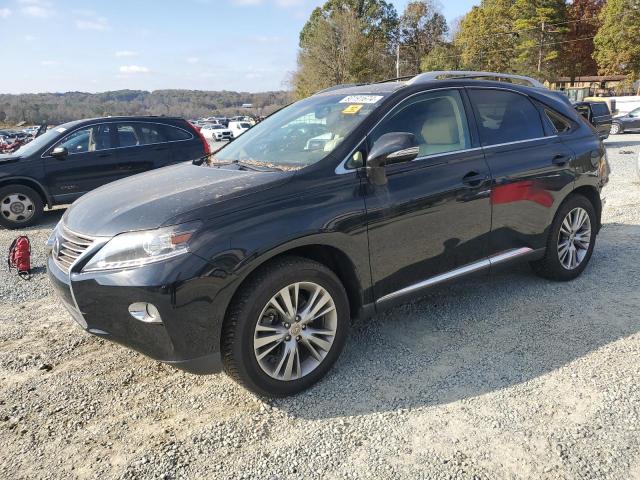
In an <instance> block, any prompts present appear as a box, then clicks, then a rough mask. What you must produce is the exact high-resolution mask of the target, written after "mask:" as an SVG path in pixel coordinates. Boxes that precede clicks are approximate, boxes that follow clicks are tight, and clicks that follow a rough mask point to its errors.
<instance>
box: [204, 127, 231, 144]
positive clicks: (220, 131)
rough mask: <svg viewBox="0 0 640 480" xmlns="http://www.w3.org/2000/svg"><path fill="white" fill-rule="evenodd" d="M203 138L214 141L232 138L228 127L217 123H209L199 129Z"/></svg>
mask: <svg viewBox="0 0 640 480" xmlns="http://www.w3.org/2000/svg"><path fill="white" fill-rule="evenodd" d="M200 131H201V132H202V136H204V138H207V139H210V140H216V141H222V140H231V139H233V133H232V132H231V130H229V129H228V128H225V127H224V126H222V125H219V124H209V125H205V126H204V127H202V129H201V130H200Z"/></svg>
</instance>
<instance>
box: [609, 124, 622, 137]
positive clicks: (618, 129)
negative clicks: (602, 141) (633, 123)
mask: <svg viewBox="0 0 640 480" xmlns="http://www.w3.org/2000/svg"><path fill="white" fill-rule="evenodd" d="M609 133H610V134H611V135H618V134H619V133H624V130H623V128H622V125H620V124H619V123H615V122H614V123H612V124H611V130H609Z"/></svg>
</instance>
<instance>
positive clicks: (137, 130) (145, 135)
mask: <svg viewBox="0 0 640 480" xmlns="http://www.w3.org/2000/svg"><path fill="white" fill-rule="evenodd" d="M161 128H162V126H161V125H157V124H152V123H119V124H118V140H119V141H120V146H121V147H135V146H139V145H153V144H155V143H162V142H166V141H167V140H166V137H165V135H164V133H163V131H162V130H161Z"/></svg>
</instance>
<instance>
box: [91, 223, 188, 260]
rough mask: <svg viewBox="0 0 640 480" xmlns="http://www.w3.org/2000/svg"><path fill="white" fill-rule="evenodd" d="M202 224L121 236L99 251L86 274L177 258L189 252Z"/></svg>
mask: <svg viewBox="0 0 640 480" xmlns="http://www.w3.org/2000/svg"><path fill="white" fill-rule="evenodd" d="M200 225H201V223H200V222H191V223H185V224H182V225H175V226H172V227H165V228H158V229H157V230H147V231H142V232H130V233H121V234H120V235H116V236H115V237H113V238H112V239H111V240H109V242H107V244H106V245H105V246H104V247H102V248H101V249H100V250H98V253H96V254H95V255H94V256H93V258H91V260H89V262H88V263H87V264H86V265H85V266H84V268H83V269H82V271H83V272H95V271H99V270H115V269H120V268H132V267H140V266H142V265H148V264H150V263H155V262H161V261H163V260H166V259H168V258H173V257H177V256H178V255H182V254H184V253H186V252H188V251H189V240H190V239H191V237H192V235H193V234H194V232H195V231H196V230H197V229H198V228H199V227H200Z"/></svg>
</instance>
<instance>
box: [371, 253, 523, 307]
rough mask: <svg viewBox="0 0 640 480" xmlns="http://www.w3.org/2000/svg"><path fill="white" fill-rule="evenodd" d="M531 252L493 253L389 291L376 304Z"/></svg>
mask: <svg viewBox="0 0 640 480" xmlns="http://www.w3.org/2000/svg"><path fill="white" fill-rule="evenodd" d="M531 252H533V249H531V248H528V247H522V248H514V249H512V250H507V251H506V252H502V253H498V254H495V255H492V256H490V257H487V258H485V259H483V260H479V261H477V262H473V263H469V264H468V265H464V266H462V267H459V268H456V269H454V270H450V271H448V272H445V273H441V274H440V275H436V276H435V277H430V278H427V279H426V280H422V281H421V282H418V283H414V284H413V285H409V286H408V287H405V288H402V289H400V290H397V291H395V292H391V293H388V294H387V295H385V296H384V297H381V298H379V299H378V300H376V304H378V303H384V302H387V301H389V300H393V299H395V298H399V297H402V296H404V295H408V294H410V293H414V292H417V291H419V290H422V289H424V288H427V287H431V286H433V285H437V284H438V283H442V282H446V281H447V280H453V279H454V278H458V277H463V276H464V275H468V274H470V273H474V272H478V271H480V270H484V269H485V268H489V267H491V266H492V265H497V264H499V263H502V262H506V261H508V260H513V259H515V258H518V257H521V256H523V255H526V254H528V253H531Z"/></svg>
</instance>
